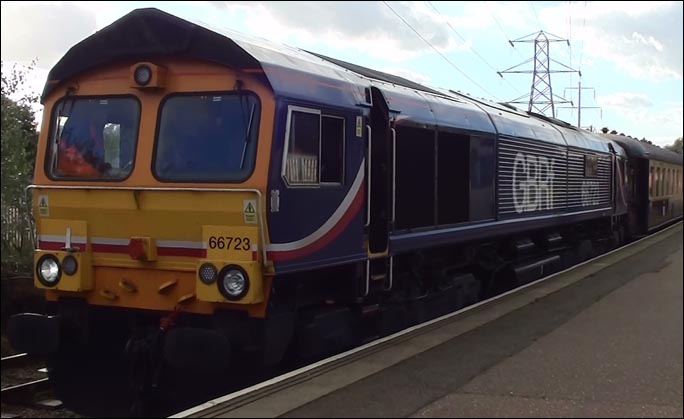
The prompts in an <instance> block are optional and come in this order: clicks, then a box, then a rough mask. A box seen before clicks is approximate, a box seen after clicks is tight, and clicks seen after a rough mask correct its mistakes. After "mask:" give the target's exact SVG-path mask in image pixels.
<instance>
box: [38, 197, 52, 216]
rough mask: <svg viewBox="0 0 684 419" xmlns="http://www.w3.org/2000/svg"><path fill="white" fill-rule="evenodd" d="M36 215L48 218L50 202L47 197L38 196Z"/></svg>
mask: <svg viewBox="0 0 684 419" xmlns="http://www.w3.org/2000/svg"><path fill="white" fill-rule="evenodd" d="M38 214H39V215H40V216H41V217H49V216H50V201H49V200H48V196H47V195H38Z"/></svg>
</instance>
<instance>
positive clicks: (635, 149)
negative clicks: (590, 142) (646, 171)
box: [601, 134, 683, 166]
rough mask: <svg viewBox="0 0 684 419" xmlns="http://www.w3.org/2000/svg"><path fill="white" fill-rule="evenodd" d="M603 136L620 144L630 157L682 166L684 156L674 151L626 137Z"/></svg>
mask: <svg viewBox="0 0 684 419" xmlns="http://www.w3.org/2000/svg"><path fill="white" fill-rule="evenodd" d="M601 136H602V137H605V138H608V139H610V140H612V141H615V142H616V143H618V144H620V145H621V146H622V147H624V148H625V150H627V154H629V156H630V157H636V158H644V159H649V160H659V161H663V162H667V163H672V164H677V165H680V166H681V165H682V161H683V159H682V155H681V154H677V153H675V152H674V151H670V150H667V149H664V148H660V147H656V146H654V145H651V144H648V143H645V142H642V141H639V140H637V139H636V138H633V137H626V136H624V135H615V134H601Z"/></svg>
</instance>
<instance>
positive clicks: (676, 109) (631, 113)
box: [596, 92, 684, 145]
mask: <svg viewBox="0 0 684 419" xmlns="http://www.w3.org/2000/svg"><path fill="white" fill-rule="evenodd" d="M596 101H597V102H598V103H599V104H600V105H601V106H603V107H604V108H606V109H609V110H613V111H614V112H613V113H614V114H615V115H619V117H615V118H613V120H614V121H615V122H619V121H623V123H624V124H625V125H622V126H623V127H627V126H631V127H633V128H620V127H615V129H616V130H618V131H620V132H622V131H624V132H625V134H628V135H632V136H634V137H638V138H643V137H646V138H647V139H649V140H651V141H653V142H654V143H656V144H659V145H667V144H672V142H674V140H675V138H676V137H679V136H681V135H682V134H681V133H682V125H683V124H682V118H683V117H684V112H683V109H684V107H683V106H682V102H681V101H679V102H666V103H663V104H655V103H653V102H652V101H651V100H650V99H649V98H648V96H647V95H646V94H644V93H635V92H617V93H613V94H609V95H603V96H600V97H597V98H596ZM608 125H609V126H610V127H611V128H613V126H612V125H610V123H609V124H608Z"/></svg>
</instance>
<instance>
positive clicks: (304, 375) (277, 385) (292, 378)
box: [170, 222, 682, 418]
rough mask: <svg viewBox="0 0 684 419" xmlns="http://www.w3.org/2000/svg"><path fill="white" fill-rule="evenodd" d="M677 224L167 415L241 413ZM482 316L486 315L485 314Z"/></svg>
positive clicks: (591, 267)
mask: <svg viewBox="0 0 684 419" xmlns="http://www.w3.org/2000/svg"><path fill="white" fill-rule="evenodd" d="M681 226H682V222H678V223H676V224H674V225H672V226H670V227H668V228H665V229H663V230H661V231H660V232H658V233H655V234H653V235H650V236H647V237H644V238H642V239H639V240H636V241H634V242H631V243H629V244H627V245H624V246H622V247H620V248H617V249H614V250H612V251H610V252H607V253H604V254H602V255H599V256H597V257H594V258H592V259H589V260H587V261H585V262H582V263H580V264H578V265H575V266H573V267H570V268H568V269H566V270H563V271H561V272H557V273H555V274H552V275H549V276H547V277H544V278H541V279H539V280H537V281H534V282H531V283H528V284H525V285H523V286H521V287H518V288H516V289H513V290H510V291H508V292H505V293H503V294H500V295H497V296H495V297H492V298H489V299H487V300H483V301H480V302H478V303H476V304H473V305H471V306H468V307H465V308H463V309H460V310H457V311H455V312H453V313H450V314H446V315H444V316H441V317H438V318H436V319H433V320H430V321H427V322H425V323H422V324H419V325H416V326H413V327H410V328H408V329H405V330H403V331H400V332H397V333H395V334H393V335H390V336H387V337H384V338H381V339H378V340H376V341H373V342H370V343H367V344H365V345H363V346H360V347H357V348H355V349H351V350H349V351H346V352H344V353H341V354H338V355H335V356H332V357H330V358H327V359H324V360H322V361H319V362H316V363H314V364H311V365H308V366H305V367H302V368H300V369H297V370H294V371H291V372H289V373H286V374H283V375H280V376H278V377H275V378H272V379H270V380H267V381H264V382H262V383H259V384H256V385H253V386H251V387H248V388H245V389H242V390H239V391H236V392H234V393H230V394H227V395H225V396H222V397H219V398H217V399H214V400H210V401H208V402H206V403H203V404H200V405H198V406H195V407H192V408H190V409H187V410H184V411H182V412H179V413H177V414H175V415H173V416H170V417H171V418H186V417H233V415H234V414H236V415H237V416H235V417H242V416H241V414H245V412H244V411H237V410H238V409H240V408H241V407H243V406H247V405H250V404H251V403H254V402H256V401H261V400H262V399H266V398H267V397H268V396H270V395H275V394H276V393H278V392H281V391H284V390H286V389H289V388H291V387H293V386H296V385H298V384H300V383H303V382H305V381H309V380H312V379H314V378H315V377H318V376H321V375H324V374H326V373H327V372H330V371H333V370H335V369H337V368H341V367H343V366H344V365H347V364H350V363H353V362H354V361H357V360H361V359H363V358H366V357H369V356H371V355H372V354H374V353H376V352H379V351H382V350H384V349H388V348H391V347H393V346H397V345H399V344H400V343H402V342H404V341H407V340H409V339H412V338H416V337H419V336H420V335H423V334H427V333H429V332H430V331H433V330H435V329H438V328H442V327H446V326H449V325H450V324H451V323H454V324H455V323H457V321H458V320H460V319H463V318H464V317H465V315H466V314H470V313H471V312H473V311H475V310H478V309H480V308H483V309H484V308H485V307H491V306H493V305H494V304H495V303H496V302H497V301H498V300H501V299H504V298H507V297H512V298H516V297H518V296H517V295H516V294H521V292H522V291H523V290H526V289H528V288H531V287H535V286H537V285H540V284H542V283H543V282H546V281H548V280H550V279H552V278H556V277H559V276H562V275H564V274H570V275H568V276H573V275H572V274H573V273H575V272H573V271H579V272H577V274H576V275H574V276H575V277H579V276H582V277H583V278H585V277H588V276H589V275H592V274H593V273H595V272H597V271H600V270H602V269H603V268H604V267H605V266H607V265H610V264H612V263H617V262H619V261H620V260H622V259H624V258H626V257H629V256H631V255H633V254H634V253H636V252H638V251H640V250H641V249H643V248H645V247H648V246H649V245H650V243H655V242H657V241H659V240H661V239H660V237H668V236H669V235H668V234H667V232H668V231H671V230H673V229H677V228H680V227H681ZM577 280H579V279H573V280H567V279H564V278H563V277H561V278H559V280H558V282H559V283H560V284H557V286H556V289H560V288H562V287H564V286H568V285H570V284H572V283H574V282H575V281H577ZM552 284H553V283H552ZM552 284H549V285H547V286H546V288H553V287H554V285H552ZM544 285H546V284H542V286H541V287H540V288H544ZM530 291H531V292H530V294H534V295H533V296H532V297H530V298H533V299H532V300H530V301H534V299H538V298H541V296H540V295H538V294H542V293H544V292H546V291H544V290H541V291H539V293H537V292H536V291H537V290H536V288H535V289H534V290H530ZM554 291H555V290H554ZM548 293H550V292H548ZM544 295H547V294H544ZM483 317H486V315H485V316H483ZM308 391H309V392H311V393H316V392H317V391H318V390H315V389H313V388H309V390H308ZM324 394H325V393H321V395H324ZM259 411H260V412H261V414H260V416H263V415H264V413H263V412H265V411H266V410H264V409H259ZM280 413H285V412H280Z"/></svg>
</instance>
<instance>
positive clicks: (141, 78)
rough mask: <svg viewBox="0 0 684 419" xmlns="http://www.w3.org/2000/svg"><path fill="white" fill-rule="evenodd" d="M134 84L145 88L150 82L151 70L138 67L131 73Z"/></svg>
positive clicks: (143, 66)
mask: <svg viewBox="0 0 684 419" xmlns="http://www.w3.org/2000/svg"><path fill="white" fill-rule="evenodd" d="M133 78H134V79H135V82H136V83H138V84H139V85H141V86H146V85H147V84H148V83H149V82H150V80H152V70H151V69H150V67H148V66H146V65H139V66H138V67H136V69H135V73H133Z"/></svg>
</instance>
